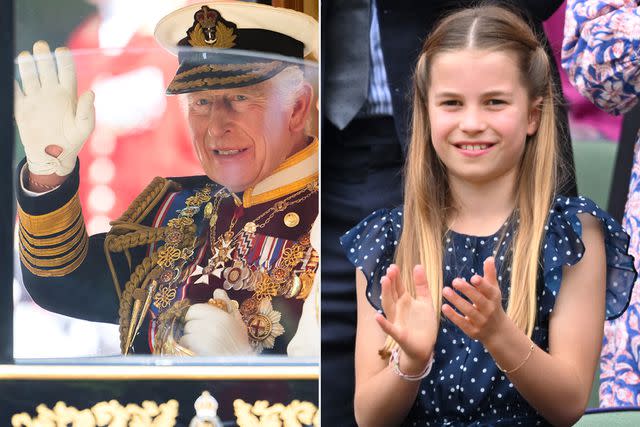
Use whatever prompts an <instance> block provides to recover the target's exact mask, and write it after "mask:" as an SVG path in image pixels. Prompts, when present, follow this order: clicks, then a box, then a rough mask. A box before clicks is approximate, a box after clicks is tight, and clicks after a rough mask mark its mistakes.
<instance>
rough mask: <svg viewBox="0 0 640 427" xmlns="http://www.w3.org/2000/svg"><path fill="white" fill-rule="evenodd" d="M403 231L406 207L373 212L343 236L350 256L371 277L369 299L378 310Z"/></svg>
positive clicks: (368, 281)
mask: <svg viewBox="0 0 640 427" xmlns="http://www.w3.org/2000/svg"><path fill="white" fill-rule="evenodd" d="M401 231H402V210H401V209H394V210H388V209H381V210H378V211H375V212H373V213H372V214H371V215H369V216H368V217H366V218H365V219H363V220H362V221H361V222H360V223H359V224H358V225H356V226H355V227H353V228H352V229H351V230H349V231H348V232H346V233H345V234H344V236H342V237H341V238H340V243H341V244H342V247H343V249H344V251H345V253H346V255H347V258H348V259H349V261H351V263H352V264H353V265H354V266H355V267H356V268H359V269H360V270H362V272H363V273H364V275H365V276H366V278H367V299H368V300H369V303H371V305H372V306H373V307H374V308H375V309H376V310H380V311H381V310H382V308H381V305H380V279H381V278H382V276H384V274H385V272H386V270H387V268H388V267H389V265H391V263H392V262H393V256H394V253H395V250H396V246H397V245H398V240H399V238H400V232H401Z"/></svg>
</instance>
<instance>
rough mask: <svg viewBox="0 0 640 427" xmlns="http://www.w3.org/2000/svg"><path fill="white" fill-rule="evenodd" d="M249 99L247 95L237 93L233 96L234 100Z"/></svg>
mask: <svg viewBox="0 0 640 427" xmlns="http://www.w3.org/2000/svg"><path fill="white" fill-rule="evenodd" d="M247 99H249V98H248V97H247V96H246V95H235V96H234V97H233V100H234V101H246V100H247Z"/></svg>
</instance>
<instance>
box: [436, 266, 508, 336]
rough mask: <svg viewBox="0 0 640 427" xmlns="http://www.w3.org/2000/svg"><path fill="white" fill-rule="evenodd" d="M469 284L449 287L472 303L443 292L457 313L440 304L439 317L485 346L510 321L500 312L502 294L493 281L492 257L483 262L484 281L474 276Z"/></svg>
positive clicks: (461, 281) (457, 281) (458, 282)
mask: <svg viewBox="0 0 640 427" xmlns="http://www.w3.org/2000/svg"><path fill="white" fill-rule="evenodd" d="M470 282H471V283H469V282H467V281H466V280H464V279H460V278H456V279H454V280H453V282H452V284H451V285H452V287H453V288H455V289H456V290H457V291H459V292H461V293H462V294H463V295H464V296H466V297H467V298H468V299H469V300H470V301H471V302H469V301H467V300H465V299H464V298H462V297H461V296H460V295H459V294H457V293H456V292H455V291H454V290H453V289H451V288H449V287H445V288H444V290H443V292H442V293H443V295H444V297H445V298H446V299H447V300H448V301H449V303H450V304H451V305H453V306H454V307H455V308H457V309H458V311H459V313H458V312H456V311H455V310H454V309H453V307H452V306H451V305H449V304H443V306H442V313H443V314H444V315H445V316H446V317H447V318H448V319H449V320H451V321H452V322H453V323H455V324H456V325H457V326H458V327H459V328H460V329H462V331H463V332H464V333H465V334H467V335H468V336H469V337H471V338H473V339H476V340H479V341H480V342H482V343H483V344H486V342H487V341H488V340H490V339H491V338H492V337H495V336H497V334H498V333H499V332H500V330H501V329H502V325H503V324H504V322H505V321H509V318H508V317H507V314H506V313H505V311H504V309H503V308H502V292H501V291H500V285H499V284H498V279H497V278H496V265H495V260H494V259H493V257H489V258H487V259H486V260H485V261H484V277H483V276H480V275H478V274H476V275H474V276H473V277H472V278H471V280H470ZM460 313H462V314H460Z"/></svg>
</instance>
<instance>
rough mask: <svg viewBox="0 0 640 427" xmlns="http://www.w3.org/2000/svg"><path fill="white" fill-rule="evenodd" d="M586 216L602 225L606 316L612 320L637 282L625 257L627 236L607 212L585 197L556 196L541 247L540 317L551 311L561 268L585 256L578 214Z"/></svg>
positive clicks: (627, 255) (624, 305)
mask: <svg viewBox="0 0 640 427" xmlns="http://www.w3.org/2000/svg"><path fill="white" fill-rule="evenodd" d="M581 213H587V214H591V215H593V216H594V217H596V218H597V219H598V220H599V221H600V223H601V224H602V231H603V233H604V244H605V252H606V262H607V279H606V287H607V289H606V317H607V319H608V320H611V319H615V318H616V317H618V316H620V315H621V314H622V312H624V310H625V309H626V308H627V306H628V305H629V299H630V298H631V290H632V289H633V284H634V281H635V279H636V271H635V268H634V265H633V257H632V256H631V255H629V254H628V252H627V250H628V247H629V235H628V234H627V233H625V232H624V230H623V229H622V227H621V226H620V224H618V223H617V222H616V221H615V220H614V219H613V218H612V217H611V216H610V215H609V214H608V213H606V212H605V211H603V210H602V209H600V208H599V207H598V206H597V205H596V204H595V203H594V202H593V201H592V200H589V199H587V198H585V197H559V198H557V199H556V200H555V202H554V204H553V206H552V209H551V211H550V215H549V223H548V226H547V235H546V238H545V241H544V248H543V254H544V256H543V261H544V265H543V271H544V289H543V291H542V301H540V304H539V306H540V311H541V312H542V313H541V314H543V315H545V314H548V313H550V312H551V310H552V309H553V304H554V303H555V298H556V296H557V293H558V291H559V289H560V283H561V282H562V266H563V265H575V264H577V263H578V262H579V261H580V259H581V258H582V256H583V254H584V244H583V243H582V223H581V222H580V219H579V218H578V214H581Z"/></svg>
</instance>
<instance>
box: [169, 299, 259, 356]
mask: <svg viewBox="0 0 640 427" xmlns="http://www.w3.org/2000/svg"><path fill="white" fill-rule="evenodd" d="M213 302H214V303H215V304H216V305H213V304H212V303H207V304H194V305H192V306H191V307H189V310H188V311H187V314H186V316H185V320H186V323H185V326H184V335H183V336H182V338H180V341H179V344H180V345H181V346H183V347H187V348H188V349H189V350H191V351H193V352H194V353H195V354H196V355H197V356H237V355H246V354H250V353H251V351H252V350H251V345H250V344H249V337H248V334H247V327H246V325H245V324H244V322H243V321H242V316H241V315H240V311H238V307H237V305H234V304H233V302H232V301H231V300H230V299H229V296H228V295H227V293H226V292H225V291H224V290H222V289H216V290H215V291H214V292H213Z"/></svg>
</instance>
